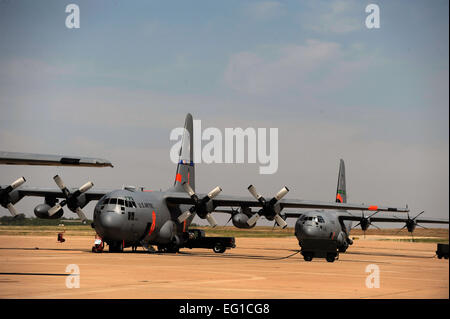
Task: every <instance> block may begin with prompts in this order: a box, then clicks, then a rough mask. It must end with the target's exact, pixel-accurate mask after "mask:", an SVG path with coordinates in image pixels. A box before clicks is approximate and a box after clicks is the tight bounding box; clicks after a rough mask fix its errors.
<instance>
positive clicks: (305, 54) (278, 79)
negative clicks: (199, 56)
mask: <svg viewBox="0 0 450 319" xmlns="http://www.w3.org/2000/svg"><path fill="white" fill-rule="evenodd" d="M275 55H276V56H275V57H272V58H264V57H263V56H262V55H261V54H257V53H253V52H248V51H246V52H240V53H237V54H234V55H232V56H231V57H230V60H229V63H228V66H227V68H226V70H225V73H224V79H225V82H226V83H227V84H228V85H229V86H230V87H231V88H233V89H234V90H236V91H238V92H243V93H247V94H253V95H268V94H274V93H277V92H278V93H283V94H284V93H286V92H289V91H294V92H295V94H300V95H302V94H309V93H310V92H311V91H314V90H317V88H319V87H321V84H325V83H327V84H328V86H327V87H326V89H332V88H333V86H336V87H342V85H343V84H344V83H346V82H347V81H348V79H351V78H352V76H353V75H358V74H359V73H361V72H362V71H363V70H365V68H366V67H367V66H368V65H369V64H370V58H369V57H367V56H365V57H364V61H363V60H361V58H359V57H358V56H357V55H356V56H355V54H353V49H352V48H350V49H345V48H343V47H342V46H341V45H340V44H338V43H336V42H325V41H318V40H307V41H306V43H305V44H304V45H296V44H291V45H286V46H283V47H281V48H279V49H276V51H275ZM344 75H345V76H344ZM339 77H341V78H342V79H346V80H345V81H344V82H341V80H339ZM322 88H323V87H322Z"/></svg>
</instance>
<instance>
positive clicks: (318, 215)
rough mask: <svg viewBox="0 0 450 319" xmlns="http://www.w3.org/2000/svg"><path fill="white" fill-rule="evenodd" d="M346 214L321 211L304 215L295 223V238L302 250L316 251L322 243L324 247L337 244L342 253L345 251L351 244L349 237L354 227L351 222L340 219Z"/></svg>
mask: <svg viewBox="0 0 450 319" xmlns="http://www.w3.org/2000/svg"><path fill="white" fill-rule="evenodd" d="M345 213H346V212H338V211H326V212H325V211H320V210H319V211H309V212H305V213H303V214H302V216H300V217H299V218H298V219H297V221H296V223H295V236H296V237H297V239H298V242H299V245H300V246H301V247H302V250H316V249H317V245H318V244H319V243H321V244H322V245H323V246H324V247H325V246H330V244H336V247H337V248H338V249H339V250H340V251H345V250H346V249H347V247H348V245H349V244H351V240H350V239H349V237H348V236H349V234H350V230H351V227H352V222H351V221H341V220H340V219H339V216H340V215H342V214H345ZM312 245H314V247H312ZM319 245H320V244H319Z"/></svg>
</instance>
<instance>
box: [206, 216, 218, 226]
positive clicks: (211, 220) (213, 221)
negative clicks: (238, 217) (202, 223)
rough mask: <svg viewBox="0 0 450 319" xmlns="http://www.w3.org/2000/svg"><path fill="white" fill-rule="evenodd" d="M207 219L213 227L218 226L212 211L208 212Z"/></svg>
mask: <svg viewBox="0 0 450 319" xmlns="http://www.w3.org/2000/svg"><path fill="white" fill-rule="evenodd" d="M206 219H207V220H208V223H209V224H210V225H211V227H216V226H217V222H216V219H215V218H214V217H213V215H211V214H210V213H208V214H206Z"/></svg>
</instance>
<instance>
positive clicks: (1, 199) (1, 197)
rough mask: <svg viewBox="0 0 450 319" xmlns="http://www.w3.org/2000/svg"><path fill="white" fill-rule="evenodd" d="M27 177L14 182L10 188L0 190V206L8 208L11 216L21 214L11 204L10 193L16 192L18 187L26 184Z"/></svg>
mask: <svg viewBox="0 0 450 319" xmlns="http://www.w3.org/2000/svg"><path fill="white" fill-rule="evenodd" d="M25 181H26V180H25V177H21V178H19V179H17V180H15V181H14V182H12V183H11V185H9V186H8V187H6V188H4V189H1V190H0V204H1V205H2V206H3V207H5V208H7V209H8V210H9V212H10V213H11V215H13V216H14V217H15V216H17V215H19V212H18V211H17V209H16V208H15V207H14V205H13V204H12V203H11V198H10V197H9V193H11V192H12V191H13V190H15V189H16V188H17V187H19V186H21V185H22V184H23V183H25Z"/></svg>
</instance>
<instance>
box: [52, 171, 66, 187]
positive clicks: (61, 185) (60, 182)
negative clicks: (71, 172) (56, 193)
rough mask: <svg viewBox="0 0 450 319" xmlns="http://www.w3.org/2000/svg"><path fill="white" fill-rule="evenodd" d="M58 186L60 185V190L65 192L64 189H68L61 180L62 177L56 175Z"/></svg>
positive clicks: (55, 179)
mask: <svg viewBox="0 0 450 319" xmlns="http://www.w3.org/2000/svg"><path fill="white" fill-rule="evenodd" d="M53 179H54V181H55V183H56V185H58V187H59V189H61V190H63V189H64V188H66V185H64V182H63V180H62V179H61V177H59V175H55V176H54V177H53Z"/></svg>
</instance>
